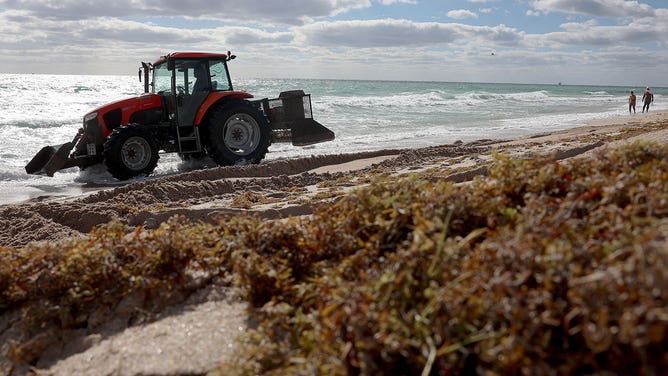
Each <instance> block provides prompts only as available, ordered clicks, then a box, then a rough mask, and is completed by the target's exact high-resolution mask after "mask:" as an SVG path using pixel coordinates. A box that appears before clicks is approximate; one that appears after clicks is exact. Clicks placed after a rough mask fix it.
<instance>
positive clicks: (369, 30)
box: [294, 19, 524, 48]
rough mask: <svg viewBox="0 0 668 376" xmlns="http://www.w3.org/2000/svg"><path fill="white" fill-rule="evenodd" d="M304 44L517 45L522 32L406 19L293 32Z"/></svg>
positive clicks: (338, 24) (312, 26) (320, 24)
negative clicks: (465, 43) (464, 43)
mask: <svg viewBox="0 0 668 376" xmlns="http://www.w3.org/2000/svg"><path fill="white" fill-rule="evenodd" d="M294 30H295V31H296V32H298V33H299V34H300V35H301V36H300V37H299V39H298V40H299V42H300V43H302V44H304V45H316V46H321V47H327V48H338V47H341V46H346V47H356V48H375V47H402V46H412V47H414V46H438V45H447V44H451V43H456V44H458V43H460V42H461V41H463V40H465V41H467V42H471V41H472V40H476V41H478V42H479V43H493V44H503V45H518V44H520V43H521V41H522V39H523V37H524V33H522V32H519V31H518V30H516V29H513V28H509V27H507V26H505V25H498V26H494V27H489V26H472V25H464V24H456V23H438V22H413V21H409V20H396V19H384V20H368V21H362V20H360V21H332V22H316V23H313V24H309V25H305V26H302V27H299V28H295V29H294Z"/></svg>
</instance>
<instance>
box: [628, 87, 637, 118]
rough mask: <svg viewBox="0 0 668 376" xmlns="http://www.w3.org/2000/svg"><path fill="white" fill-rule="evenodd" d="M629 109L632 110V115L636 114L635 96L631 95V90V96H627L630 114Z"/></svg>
mask: <svg viewBox="0 0 668 376" xmlns="http://www.w3.org/2000/svg"><path fill="white" fill-rule="evenodd" d="M631 109H633V113H634V114H635V113H636V95H635V94H634V93H633V90H631V95H630V96H629V113H631Z"/></svg>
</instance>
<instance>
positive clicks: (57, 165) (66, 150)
mask: <svg viewBox="0 0 668 376" xmlns="http://www.w3.org/2000/svg"><path fill="white" fill-rule="evenodd" d="M72 148H74V143H73V142H66V143H64V144H62V145H55V146H45V147H43V148H42V150H40V151H39V152H38V153H37V154H36V155H35V156H34V157H33V158H32V159H31V160H30V162H28V164H27V165H26V172H27V173H29V174H34V175H42V174H46V175H47V176H53V174H54V173H55V172H56V171H58V170H61V169H63V168H66V164H67V162H68V158H69V155H70V151H71V150H72Z"/></svg>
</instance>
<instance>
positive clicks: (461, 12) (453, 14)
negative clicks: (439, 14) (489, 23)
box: [448, 9, 478, 20]
mask: <svg viewBox="0 0 668 376" xmlns="http://www.w3.org/2000/svg"><path fill="white" fill-rule="evenodd" d="M448 17H449V18H453V19H456V20H462V19H465V18H478V15H477V14H476V13H474V12H471V11H470V10H466V9H457V10H451V11H449V12H448Z"/></svg>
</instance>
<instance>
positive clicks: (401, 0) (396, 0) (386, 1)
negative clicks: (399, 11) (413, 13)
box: [378, 0, 417, 5]
mask: <svg viewBox="0 0 668 376" xmlns="http://www.w3.org/2000/svg"><path fill="white" fill-rule="evenodd" d="M378 2H379V3H381V4H383V5H392V4H412V5H415V4H417V0H379V1H378Z"/></svg>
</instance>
